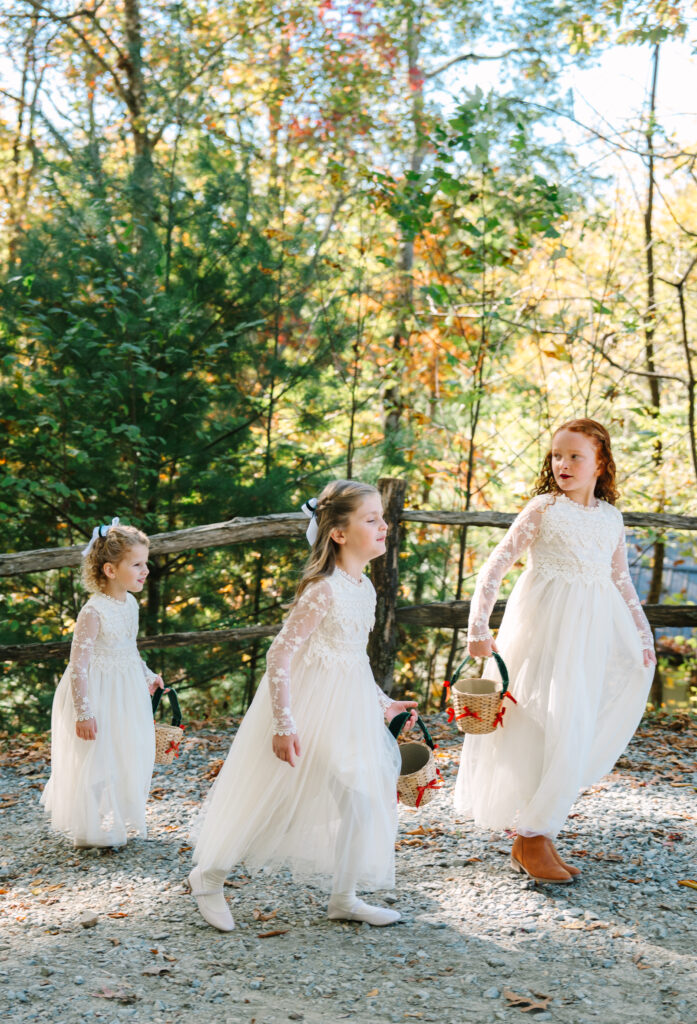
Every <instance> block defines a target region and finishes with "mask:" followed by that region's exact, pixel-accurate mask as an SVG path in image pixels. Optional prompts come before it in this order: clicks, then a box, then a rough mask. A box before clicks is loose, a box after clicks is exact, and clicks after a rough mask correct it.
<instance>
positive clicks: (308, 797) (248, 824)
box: [193, 568, 400, 892]
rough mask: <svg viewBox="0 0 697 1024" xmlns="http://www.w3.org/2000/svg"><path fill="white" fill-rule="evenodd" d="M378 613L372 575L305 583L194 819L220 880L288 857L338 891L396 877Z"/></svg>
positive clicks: (393, 769)
mask: <svg viewBox="0 0 697 1024" xmlns="http://www.w3.org/2000/svg"><path fill="white" fill-rule="evenodd" d="M374 614H375V590H374V588H373V585H372V583H371V582H370V580H369V579H368V578H367V577H366V576H362V577H361V580H360V582H358V581H356V580H354V579H353V578H352V577H350V576H348V575H347V574H346V573H344V572H343V571H342V570H341V569H339V568H336V569H335V570H334V573H333V574H332V575H331V576H329V577H326V578H325V579H322V580H318V581H316V582H314V583H311V584H310V585H309V586H308V587H307V589H306V590H305V591H304V592H303V593H302V595H301V596H300V599H299V600H298V602H297V603H296V604H295V606H294V607H293V609H292V611H291V613H290V615H289V616H288V618H287V619H286V621H285V623H284V626H283V629H282V630H281V632H280V633H279V634H278V636H277V637H276V638H275V640H274V641H273V643H272V645H271V647H270V648H269V652H268V655H267V660H266V664H267V672H266V674H265V675H264V677H263V679H262V680H261V683H260V684H259V688H258V690H257V693H256V695H255V697H254V700H253V701H252V704H251V706H250V708H249V710H248V711H247V714H246V715H245V717H244V720H243V721H242V724H241V725H240V728H239V730H238V732H237V735H236V736H235V739H234V742H233V744H232V747H231V748H230V752H229V754H228V756H227V760H226V761H225V764H224V765H223V767H222V769H221V771H220V774H219V775H218V778H217V779H216V781H215V783H214V785H213V788H212V790H211V792H210V793H209V795H208V797H207V799H206V802H205V804H204V807H203V810H202V813H201V816H200V818H199V821H198V823H197V824H196V825H195V826H194V835H196V834H197V835H198V839H197V842H196V848H195V850H194V857H193V860H194V863H195V864H196V865H198V866H199V867H200V868H201V869H202V871H204V872H213V873H216V874H218V875H219V878H220V884H221V885H222V880H223V879H224V877H225V875H227V874H228V873H229V871H230V870H231V868H232V867H233V865H235V864H237V863H240V862H244V864H245V866H246V867H247V868H248V869H251V870H254V869H258V868H261V867H266V868H271V869H278V868H282V867H286V868H290V869H291V870H292V871H293V874H294V876H295V877H296V878H308V877H310V878H312V879H313V880H314V881H315V882H317V883H318V884H320V885H322V886H324V887H327V888H328V887H329V886H330V885H331V884H332V883H333V887H334V889H335V891H339V892H348V891H350V890H352V889H353V888H354V887H358V888H360V889H368V890H372V889H385V888H391V887H392V886H393V885H394V841H395V836H396V832H397V800H396V785H397V776H398V775H399V766H400V758H399V753H398V748H397V744H396V742H395V740H394V739H393V737H392V736H391V734H390V733H389V731H388V730H387V729H386V728H385V725H384V717H383V711H384V709H385V708H386V707H387V706H388V705H389V703H390V700H389V698H388V697H386V695H385V694H384V693H383V692H382V690H380V688H379V687H378V686H377V684H376V683H375V680H374V678H373V674H372V671H371V667H370V662H369V660H368V655H367V653H366V644H367V641H368V635H369V633H370V630H371V628H372V626H373V622H374ZM291 705H292V711H291ZM294 732H297V733H298V736H299V740H300V746H301V754H300V757H299V758H298V760H297V762H296V765H295V767H291V766H290V765H289V764H287V763H285V762H283V761H280V760H279V759H278V758H277V757H276V756H275V755H274V753H273V751H272V748H271V740H272V736H273V734H274V733H276V734H280V735H290V734H292V733H294Z"/></svg>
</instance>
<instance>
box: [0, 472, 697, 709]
mask: <svg viewBox="0 0 697 1024" xmlns="http://www.w3.org/2000/svg"><path fill="white" fill-rule="evenodd" d="M378 486H379V488H380V492H381V494H382V500H383V507H384V515H385V519H386V520H387V523H388V525H389V532H388V540H387V550H386V553H385V555H384V556H383V557H381V558H379V559H376V560H375V561H374V562H373V563H372V568H371V575H372V579H373V583H374V585H375V589H376V591H377V608H376V622H375V628H374V630H373V633H372V635H371V639H370V645H369V653H370V660H371V664H372V667H373V671H374V673H375V678H376V679H377V681H378V682H379V683H380V684H381V685H382V686H383V687H384V688H385V690H387V692H389V691H390V689H391V686H392V677H393V672H394V663H395V657H396V654H397V646H398V625H399V624H403V625H405V626H407V625H408V626H412V627H417V628H419V627H421V628H430V627H439V628H446V629H448V628H449V629H461V628H463V627H465V626H466V625H467V618H468V615H469V608H470V602H469V601H439V602H431V603H429V604H417V605H400V604H398V603H397V602H398V594H399V552H400V546H401V538H402V532H403V530H402V527H403V524H404V523H425V524H441V525H443V526H451V527H464V526H473V527H481V526H493V527H497V528H499V529H506V528H507V527H508V526H509V525H510V524H511V523H512V522H513V520H514V518H515V516H514V515H512V514H510V513H506V512H486V511H463V512H437V511H429V510H420V509H418V510H417V509H410V508H405V507H404V499H405V493H406V481H404V480H400V479H395V478H392V477H386V478H384V479H382V480H380V481H379V484H378ZM624 521H625V524H626V525H627V526H629V527H642V528H650V529H653V530H658V531H667V530H679V531H682V530H686V531H695V530H697V517H696V516H677V515H663V514H660V513H645V512H626V513H625V514H624ZM306 526H307V519H306V518H305V516H304V515H303V514H302V513H301V512H290V513H281V514H276V515H268V516H254V517H252V518H235V519H230V520H228V521H227V522H224V523H213V524H211V525H207V526H195V527H192V528H190V529H186V530H176V531H174V532H172V533H158V534H154V535H153V536H152V537H151V538H150V551H151V553H152V554H173V553H175V552H178V551H194V550H199V549H202V548H210V547H223V546H227V545H230V544H242V543H246V542H249V541H255V540H260V539H265V540H268V539H271V538H274V537H298V536H301V535H302V534H303V533H304V532H305V529H306ZM81 547H82V545H78V546H75V547H62V548H44V549H41V550H37V551H21V552H18V553H16V554H4V555H0V576H16V575H22V574H24V573H33V572H47V571H49V570H52V569H61V568H68V567H74V566H78V565H79V564H80V561H81V554H80V552H81ZM505 607H506V602H505V601H497V602H496V605H495V607H494V611H493V614H492V617H491V624H492V626H498V625H499V623H500V622H501V617H502V615H503V611H504V609H505ZM644 611H645V612H646V615H647V618H648V620H649V622H650V624H651V625H652V626H653V627H671V626H679V627H684V628H692V627H693V626H697V605H687V604H651V605H644ZM280 628H281V627H280V623H278V624H275V625H257V626H241V627H238V628H234V629H214V630H203V631H200V632H189V633H163V634H160V635H156V636H146V637H143V638H141V639H140V640H139V641H138V646H139V648H141V649H148V648H158V649H162V648H167V647H190V646H194V645H201V644H205V645H209V646H210V645H216V646H217V645H220V644H225V643H247V642H249V641H253V640H257V639H259V638H263V637H270V636H274V635H275V634H276V633H277V632H278V631H279V629H280ZM69 650H70V641H65V640H58V641H54V642H51V643H40V644H11V645H5V646H0V661H5V662H14V663H20V664H21V663H24V664H26V663H28V662H43V661H45V660H46V659H50V658H57V657H62V658H63V659H65V660H67V657H68V653H69Z"/></svg>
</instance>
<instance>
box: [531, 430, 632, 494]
mask: <svg viewBox="0 0 697 1024" xmlns="http://www.w3.org/2000/svg"><path fill="white" fill-rule="evenodd" d="M560 430H571V431H573V432H574V433H576V434H585V435H586V437H589V438H590V439H591V441H593V442H594V443H595V447H596V453H597V458H598V465H599V466H600V476H599V477H598V479H597V480H596V481H595V497H596V498H600V499H602V500H603V501H607V502H608V504H610V505H614V504H615V502H616V501H617V499H618V497H619V492H618V490H617V487H616V485H615V475H616V473H617V469H616V467H615V460H614V458H613V457H612V443H611V441H610V435H609V434H608V432H607V430H606V429H605V427H604V426H603V425H602V423H598V422H597V420H590V419H584V418H581V419H576V420H569V421H568V422H567V423H562V425H561V426H560V427H557V429H556V430H555V431H554V434H553V435H552V441H554V438H555V437H556V436H557V434H558V433H559V431H560ZM532 493H533V494H561V493H562V492H561V490H560V488H559V487H558V486H557V481H556V480H555V479H554V473H553V472H552V451H551V449H550V451H548V452H547V454H546V456H545V460H544V462H543V463H542V469H541V470H540V475H539V476H538V478H537V480H536V481H535V486H534V488H533V492H532Z"/></svg>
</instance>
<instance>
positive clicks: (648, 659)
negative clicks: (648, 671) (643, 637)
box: [642, 647, 656, 668]
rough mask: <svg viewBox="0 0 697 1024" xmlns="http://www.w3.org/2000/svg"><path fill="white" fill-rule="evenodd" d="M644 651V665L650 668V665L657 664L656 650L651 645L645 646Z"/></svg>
mask: <svg viewBox="0 0 697 1024" xmlns="http://www.w3.org/2000/svg"><path fill="white" fill-rule="evenodd" d="M642 653H643V655H644V665H645V666H646V668H648V667H649V665H655V664H656V652H655V651H654V650H652V649H651V648H650V647H645V648H644V650H643V652H642Z"/></svg>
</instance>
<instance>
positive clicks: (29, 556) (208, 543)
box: [0, 508, 697, 576]
mask: <svg viewBox="0 0 697 1024" xmlns="http://www.w3.org/2000/svg"><path fill="white" fill-rule="evenodd" d="M514 519H515V515H514V514H512V513H510V512H438V511H433V510H430V509H411V508H405V509H403V510H402V512H401V515H400V521H401V522H407V523H431V524H433V525H441V526H494V527H497V528H498V529H503V530H505V529H506V528H507V527H509V526H510V525H511V523H512V522H513V520H514ZM624 521H625V524H626V525H627V526H639V527H644V528H648V529H657V530H688V531H694V530H697V516H673V515H663V514H661V513H655V512H625V513H624ZM306 526H307V519H306V518H305V516H304V515H303V513H302V512H283V513H279V514H275V515H268V516H252V517H250V518H247V519H245V518H241V517H237V518H235V519H228V520H226V521H225V522H223V523H210V524H209V525H207V526H192V527H189V528H187V529H186V530H174V531H173V532H171V533H155V534H153V535H152V536H151V538H150V551H151V553H152V554H153V555H163V554H174V553H176V552H178V551H198V550H203V549H204V548H215V547H225V546H226V545H228V544H242V543H244V542H246V541H250V540H270V539H272V538H274V537H299V536H301V535H302V534H303V533H304V532H305V527H306ZM85 543H86V541H85ZM84 546H85V545H84V544H77V545H74V546H73V547H63V548H38V549H37V550H35V551H18V552H16V553H10V554H4V555H0V576H18V575H20V574H21V573H26V572H47V571H48V570H50V569H64V568H70V567H73V568H74V567H75V566H78V565H79V564H80V562H81V560H82V554H81V552H82V549H83V547H84Z"/></svg>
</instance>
